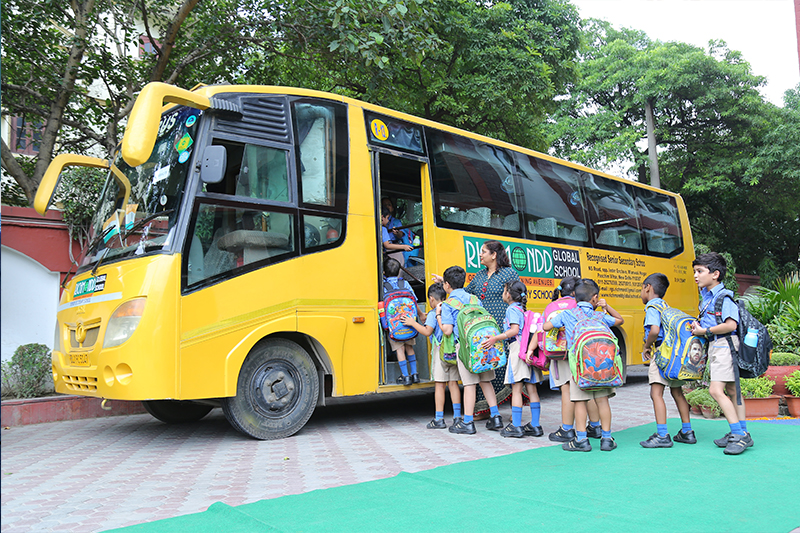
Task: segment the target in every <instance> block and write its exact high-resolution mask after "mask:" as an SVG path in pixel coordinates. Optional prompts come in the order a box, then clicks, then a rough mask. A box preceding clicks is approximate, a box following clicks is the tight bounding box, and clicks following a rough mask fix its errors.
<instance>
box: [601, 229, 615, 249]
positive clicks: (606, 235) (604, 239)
mask: <svg viewBox="0 0 800 533" xmlns="http://www.w3.org/2000/svg"><path fill="white" fill-rule="evenodd" d="M597 243H598V244H605V245H607V246H619V245H620V243H619V232H618V231H617V230H616V229H614V228H609V229H604V230H603V231H601V232H600V234H599V235H598V236H597Z"/></svg>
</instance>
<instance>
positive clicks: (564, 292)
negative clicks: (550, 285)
mask: <svg viewBox="0 0 800 533" xmlns="http://www.w3.org/2000/svg"><path fill="white" fill-rule="evenodd" d="M580 280H581V278H579V277H577V276H567V277H566V278H564V279H562V280H561V283H559V285H558V287H556V290H554V291H553V301H556V300H558V299H559V298H563V297H564V296H574V294H573V293H574V292H575V285H577V284H578V282H579V281H580Z"/></svg>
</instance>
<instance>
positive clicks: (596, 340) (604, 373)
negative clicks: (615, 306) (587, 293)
mask: <svg viewBox="0 0 800 533" xmlns="http://www.w3.org/2000/svg"><path fill="white" fill-rule="evenodd" d="M568 312H569V313H572V315H573V316H574V317H575V319H576V320H577V323H576V324H575V330H574V335H575V344H573V345H572V349H570V351H569V366H570V369H571V370H572V377H573V379H574V382H575V383H577V385H578V387H579V388H580V389H582V390H589V391H590V390H596V389H604V388H608V387H621V386H622V360H621V359H620V357H619V346H618V344H617V338H616V337H615V336H614V334H613V333H611V330H610V329H609V327H608V325H607V324H606V323H605V322H604V321H603V313H601V312H599V311H584V310H583V309H581V308H576V309H570V310H569V311H568Z"/></svg>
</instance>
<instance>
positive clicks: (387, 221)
mask: <svg viewBox="0 0 800 533" xmlns="http://www.w3.org/2000/svg"><path fill="white" fill-rule="evenodd" d="M396 220H397V219H395V218H392V214H391V212H390V211H389V209H387V208H386V207H382V208H381V244H382V245H383V250H384V251H385V252H386V253H393V252H410V251H411V250H413V249H414V247H413V246H411V245H410V244H399V243H396V242H395V240H396V238H395V237H394V236H393V235H392V233H390V232H389V230H390V229H393V228H392V227H391V226H390V225H391V224H393V221H396ZM397 255H399V256H400V257H401V258H402V254H397ZM398 262H399V261H398Z"/></svg>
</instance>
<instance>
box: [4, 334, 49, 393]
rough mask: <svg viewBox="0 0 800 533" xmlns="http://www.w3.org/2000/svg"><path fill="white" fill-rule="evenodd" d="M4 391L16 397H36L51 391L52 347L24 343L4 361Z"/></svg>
mask: <svg viewBox="0 0 800 533" xmlns="http://www.w3.org/2000/svg"><path fill="white" fill-rule="evenodd" d="M2 368H3V391H4V393H5V394H6V395H8V396H11V397H14V398H35V397H37V396H41V395H42V394H45V393H46V392H48V391H49V389H50V387H51V385H52V380H53V377H52V376H53V374H52V361H51V358H50V348H48V347H47V346H45V345H44V344H24V345H22V346H20V347H19V348H17V350H16V351H15V352H14V355H13V356H12V357H11V360H10V361H8V362H6V363H3V367H2Z"/></svg>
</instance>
